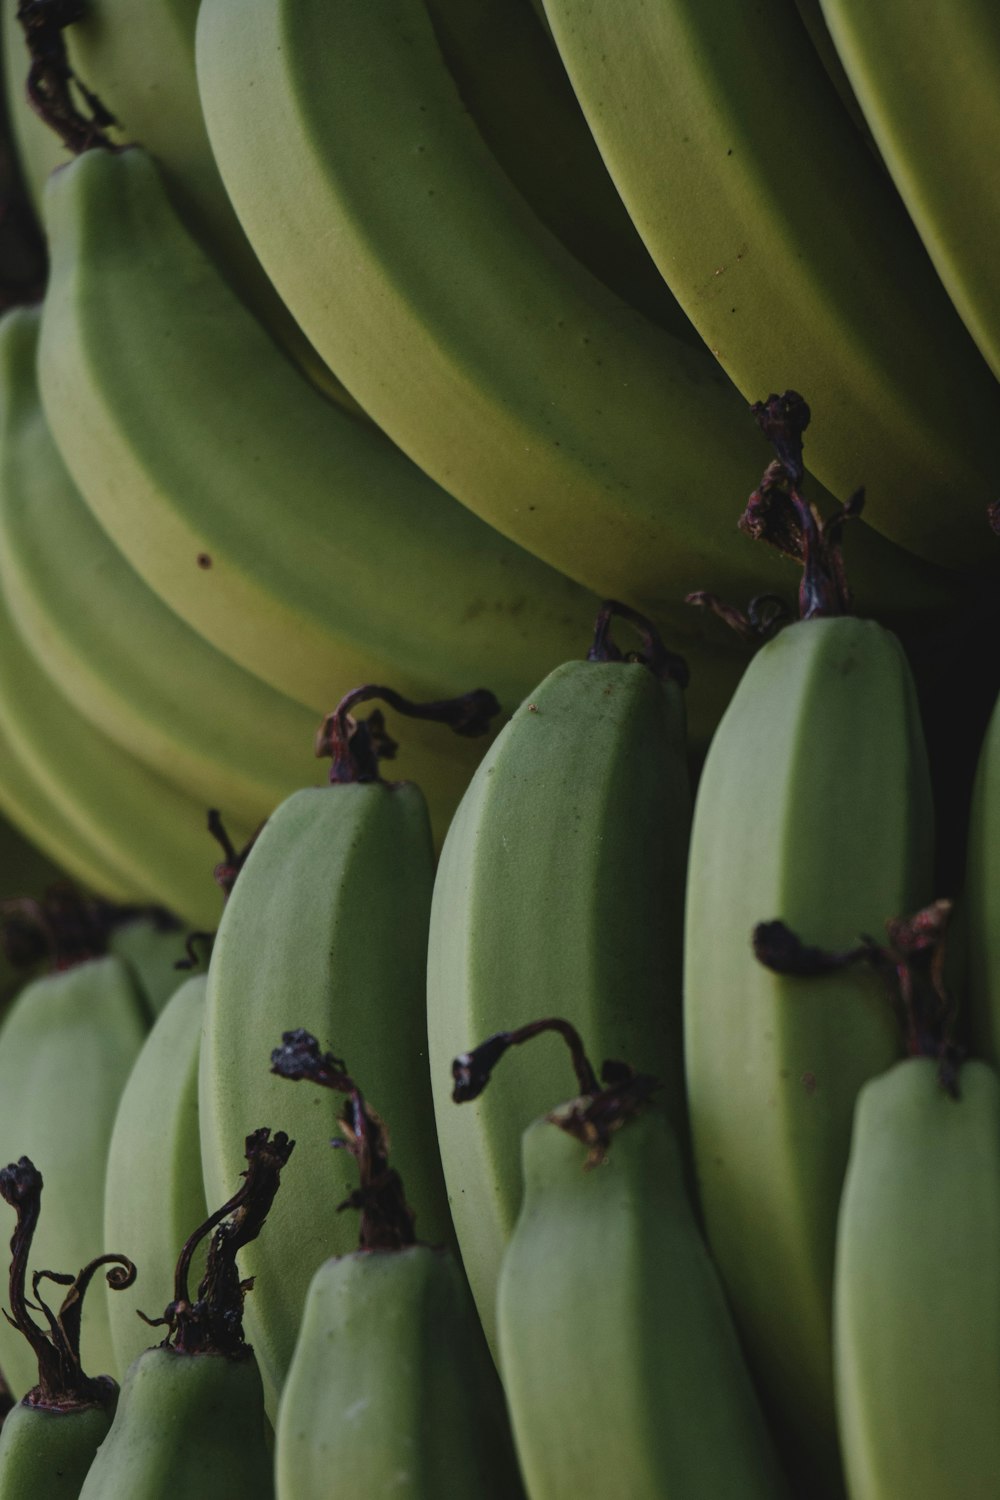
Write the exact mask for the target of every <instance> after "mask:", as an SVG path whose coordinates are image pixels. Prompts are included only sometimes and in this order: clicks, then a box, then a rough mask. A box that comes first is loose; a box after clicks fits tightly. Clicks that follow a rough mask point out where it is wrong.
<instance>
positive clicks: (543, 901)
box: [427, 661, 691, 1342]
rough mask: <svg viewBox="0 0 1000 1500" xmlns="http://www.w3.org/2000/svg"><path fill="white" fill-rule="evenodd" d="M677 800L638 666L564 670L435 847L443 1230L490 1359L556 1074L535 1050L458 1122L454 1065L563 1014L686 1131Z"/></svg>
mask: <svg viewBox="0 0 1000 1500" xmlns="http://www.w3.org/2000/svg"><path fill="white" fill-rule="evenodd" d="M690 796H691V794H690V784H689V779H688V770H687V761H686V743H685V734H684V701H683V692H682V689H681V688H680V686H679V685H678V683H677V682H676V681H663V680H661V679H659V678H658V677H657V676H656V675H654V672H653V671H651V670H650V669H649V668H648V667H647V666H645V665H643V664H641V663H639V662H624V661H617V662H616V661H594V662H591V661H571V662H566V663H564V664H563V665H562V666H561V667H557V668H556V670H555V671H554V672H552V673H550V674H549V676H548V677H547V678H546V679H545V681H544V682H542V683H541V684H540V685H539V686H538V687H537V688H536V690H535V691H534V692H533V693H532V694H531V695H530V697H528V698H527V699H525V701H524V703H522V704H521V706H520V708H519V709H518V710H517V712H516V713H515V714H514V716H513V718H512V719H511V720H510V722H509V723H508V724H507V725H506V726H505V728H504V729H503V730H502V731H501V733H500V734H499V735H498V736H497V739H496V740H495V741H494V743H493V745H492V746H491V747H490V750H489V751H488V752H487V755H486V757H485V759H484V761H483V763H482V765H481V766H480V767H479V769H478V771H477V772H476V774H475V776H474V777H473V780H472V782H471V784H470V786H469V789H468V791H467V792H466V794H465V796H464V797H463V799H462V801H461V803H460V804H459V808H458V811H457V813H456V815H455V819H454V821H453V823H452V825H451V827H450V829H449V831H448V835H447V837H446V839H445V843H444V848H443V850H442V854H441V861H440V865H439V868H438V872H437V877H436V880H435V885H434V900H433V906H432V911H431V928H430V942H429V948H428V966H427V1013H428V1038H429V1044H430V1059H431V1078H432V1082H433V1088H434V1106H435V1112H436V1116H437V1128H438V1141H439V1144H440V1150H441V1160H442V1163H443V1166H444V1172H445V1180H446V1182H447V1185H448V1198H449V1202H450V1204H451V1211H452V1218H453V1220H454V1223H455V1231H456V1234H457V1236H458V1241H459V1245H460V1247H461V1251H462V1259H463V1263H464V1265H465V1269H466V1272H467V1274H468V1277H469V1283H470V1285H471V1287H472V1290H473V1293H474V1295H475V1298H476V1303H477V1305H478V1308H479V1315H480V1317H481V1319H482V1321H483V1325H484V1327H485V1328H486V1331H487V1334H488V1336H489V1337H490V1339H491V1342H492V1340H493V1337H494V1309H495V1300H496V1284H497V1276H498V1274H499V1269H500V1260H501V1256H502V1254H503V1250H504V1246H505V1245H506V1243H507V1240H508V1239H509V1237H510V1234H511V1231H512V1230H513V1227H514V1222H515V1219H516V1217H517V1212H518V1208H519V1205H520V1200H521V1164H520V1142H521V1132H522V1131H523V1129H524V1127H525V1125H526V1124H527V1123H528V1122H529V1121H530V1120H532V1119H534V1117H535V1116H536V1115H538V1114H540V1113H541V1112H542V1111H543V1110H544V1108H545V1107H546V1105H547V1104H548V1103H549V1102H550V1101H551V1097H552V1088H551V1082H550V1071H551V1063H552V1054H551V1052H549V1051H548V1050H547V1049H546V1047H544V1046H542V1047H539V1048H538V1049H537V1050H535V1051H534V1053H533V1055H532V1056H530V1057H527V1058H525V1059H524V1060H523V1063H522V1066H521V1067H520V1068H519V1069H518V1071H517V1074H516V1077H515V1078H514V1079H513V1080H512V1082H511V1084H510V1087H509V1089H508V1090H507V1091H506V1092H505V1093H503V1094H502V1095H500V1094H499V1093H487V1094H486V1095H485V1096H484V1097H483V1098H482V1099H480V1100H477V1101H476V1103H475V1104H474V1105H471V1106H470V1107H469V1108H468V1109H467V1110H462V1111H457V1110H456V1109H455V1108H454V1106H453V1105H452V1103H451V1095H450V1088H449V1078H450V1073H449V1064H450V1061H451V1059H452V1058H453V1057H454V1056H455V1055H456V1053H458V1052H462V1051H463V1050H467V1049H468V1048H469V1047H471V1046H472V1045H473V1043H474V1042H476V1041H478V1040H479V1039H480V1038H482V1037H483V1036H485V1035H488V1034H489V1033H491V1032H494V1031H500V1030H504V1031H506V1030H509V1029H510V1028H511V1027H514V1026H518V1025H521V1024H523V1023H525V1022H527V1021H529V1020H531V1019H532V1018H533V1017H534V1016H537V1015H538V1014H539V1011H540V1010H543V1011H544V1010H546V1009H553V1010H558V1011H559V1013H560V1014H562V1015H565V1016H566V1017H567V1019H569V1020H570V1021H572V1022H573V1023H574V1024H575V1025H576V1026H577V1027H578V1028H579V1029H580V1030H581V1031H582V1032H584V1033H585V1034H586V1035H587V1036H588V1037H593V1038H594V1047H595V1050H597V1051H599V1052H600V1054H601V1055H602V1056H609V1057H635V1056H642V1057H648V1058H649V1060H650V1067H651V1069H655V1070H656V1071H657V1072H658V1073H659V1074H660V1076H661V1077H662V1078H663V1079H664V1082H665V1083H666V1084H667V1088H668V1095H669V1104H668V1108H669V1109H670V1111H671V1113H672V1115H673V1118H674V1120H675V1121H676V1123H677V1124H678V1126H679V1127H680V1128H681V1129H682V1130H683V1128H684V1127H683V1124H682V1121H683V1116H684V1103H683V1081H682V1077H681V1071H682V1043H681V932H682V926H683V907H684V879H685V864H686V858H687V845H688V836H689V831H690ZM554 1045H555V1044H554V1043H553V1046H554Z"/></svg>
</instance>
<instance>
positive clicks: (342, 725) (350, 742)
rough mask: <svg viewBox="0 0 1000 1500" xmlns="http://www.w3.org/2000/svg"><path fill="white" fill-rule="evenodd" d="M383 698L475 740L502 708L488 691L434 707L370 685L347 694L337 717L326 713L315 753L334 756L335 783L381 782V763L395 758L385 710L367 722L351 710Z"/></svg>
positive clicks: (403, 710) (475, 691)
mask: <svg viewBox="0 0 1000 1500" xmlns="http://www.w3.org/2000/svg"><path fill="white" fill-rule="evenodd" d="M373 698H380V699H381V700H382V701H383V702H384V703H388V704H389V706H390V708H394V709H395V710H396V711H397V713H401V714H406V715H407V717H408V718H411V719H431V720H433V721H434V722H435V723H438V724H446V725H447V726H448V728H449V729H452V730H453V731H454V733H455V734H461V735H467V736H470V737H474V736H476V735H481V734H486V732H487V731H488V729H489V727H490V720H491V719H493V718H495V717H496V715H497V714H498V713H499V712H500V704H499V703H498V702H497V699H496V698H495V697H494V695H493V694H492V693H491V692H490V691H489V689H488V688H475V689H473V691H472V692H471V693H463V694H462V695H461V696H460V697H458V698H440V699H436V700H434V701H433V702H429V703H414V702H412V701H411V700H410V699H409V698H404V697H403V696H402V694H401V693H397V692H396V691H395V689H394V688H389V687H380V686H378V685H377V684H376V683H366V684H364V685H363V686H362V687H357V688H353V689H352V690H351V692H349V693H345V695H344V697H343V698H341V700H340V702H339V703H338V704H337V707H336V708H335V709H334V710H333V712H332V713H329V714H327V716H326V718H325V719H324V720H323V722H322V724H321V725H320V727H319V729H318V731H317V733H316V754H317V756H319V757H320V758H321V759H325V757H326V756H329V757H330V759H331V765H330V781H331V782H332V783H333V784H334V785H338V784H343V783H348V782H361V781H379V780H381V777H380V774H379V764H378V763H379V761H380V760H391V759H392V758H393V756H394V755H395V753H396V742H395V741H394V740H393V739H391V738H390V737H389V735H388V734H386V732H385V720H384V718H383V715H382V714H381V712H380V711H378V710H376V711H375V712H373V713H371V714H369V716H368V718H367V719H356V718H355V717H354V715H353V714H352V713H351V709H352V708H353V707H354V706H355V705H356V704H358V703H368V702H370V701H371V700H372V699H373Z"/></svg>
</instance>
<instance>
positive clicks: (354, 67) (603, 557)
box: [196, 0, 1000, 697]
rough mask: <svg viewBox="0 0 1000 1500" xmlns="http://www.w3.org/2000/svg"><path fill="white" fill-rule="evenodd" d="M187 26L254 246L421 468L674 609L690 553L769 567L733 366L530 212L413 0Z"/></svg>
mask: <svg viewBox="0 0 1000 1500" xmlns="http://www.w3.org/2000/svg"><path fill="white" fill-rule="evenodd" d="M196 50H197V62H198V82H199V88H200V90H201V97H202V103H203V106H204V110H205V118H206V123H207V125H208V131H209V137H210V139H211V141H212V146H213V149H214V151H215V154H216V159H217V160H218V162H219V166H220V170H221V172H222V176H223V180H224V181H225V183H226V187H227V189H228V191H229V193H230V196H231V198H232V200H233V203H234V205H235V207H236V210H237V213H238V214H239V215H240V218H241V220H242V222H243V225H244V228H245V229H246V231H247V234H248V235H249V238H250V240H251V242H252V244H253V245H254V248H255V250H256V251H257V254H258V255H259V256H260V258H261V261H262V263H263V264H264V266H265V269H266V270H267V271H268V273H269V275H270V276H271V278H272V279H273V281H274V283H275V285H276V286H277V287H278V290H279V291H280V292H281V295H282V297H283V298H284V299H285V301H286V303H287V304H288V306H289V307H290V308H291V309H292V311H293V313H294V314H295V316H296V318H297V319H298V321H299V322H300V324H301V325H302V327H303V328H304V329H305V331H306V333H307V334H308V336H309V338H310V339H311V340H312V342H313V343H314V344H315V346H316V348H317V349H318V350H319V351H320V353H321V354H322V355H323V357H324V358H325V359H326V360H327V362H328V363H329V364H330V366H331V368H333V369H335V370H336V371H337V373H338V375H339V376H340V378H341V379H342V380H343V381H344V383H345V385H346V386H347V387H348V389H349V390H350V391H351V392H352V394H353V395H355V396H356V397H357V398H358V400H359V401H360V402H361V404H362V405H363V406H364V408H365V410H366V411H368V412H369V413H370V414H371V415H372V416H373V418H374V419H375V420H376V421H377V422H378V423H379V424H380V426H381V427H382V428H383V429H384V431H385V432H386V433H388V435H389V436H390V437H391V438H392V439H393V441H395V442H397V443H398V444H399V445H400V447H401V448H402V449H404V451H405V452H407V453H408V454H409V455H410V456H411V458H413V459H414V460H415V461H416V463H418V464H419V465H420V466H421V468H423V469H424V470H426V472H427V473H428V474H430V475H432V476H433V477H434V478H435V479H436V480H437V481H438V482H439V483H440V484H442V485H443V486H444V487H445V488H446V489H448V490H450V492H451V493H452V494H453V495H455V496H457V498H458V499H459V500H461V501H462V502H463V503H464V504H465V505H467V506H469V507H470V509H472V510H474V511H475V512H476V513H477V514H478V515H480V516H482V517H483V518H484V519H485V520H487V521H489V522H490V524H491V525H493V526H495V527H497V529H498V530H500V531H502V532H503V533H504V534H505V535H507V536H510V537H512V538H513V539H514V540H515V541H517V542H519V543H520V544H521V545H522V546H524V547H527V548H528V549H529V550H530V551H531V552H533V553H535V554H536V555H537V556H538V557H543V558H545V559H546V560H547V561H548V562H550V563H551V564H553V565H554V566H555V567H558V568H559V569H560V570H561V571H562V572H564V573H566V574H568V575H569V576H571V577H573V578H576V579H577V580H579V581H580V582H582V583H584V584H586V585H587V586H588V587H589V588H591V589H594V590H595V591H597V592H599V593H600V594H602V595H613V596H614V597H617V598H620V599H624V600H626V601H628V602H629V603H632V604H634V605H635V606H637V607H638V608H640V609H643V610H645V611H647V612H648V613H652V614H655V615H656V617H657V618H658V619H660V620H661V621H662V622H663V623H664V624H665V625H667V624H669V625H670V627H671V631H673V621H674V620H675V619H676V617H677V614H678V601H679V598H680V597H681V596H682V595H683V594H684V593H685V592H687V590H688V589H690V588H691V587H692V582H693V580H692V577H691V570H692V567H694V568H695V569H696V570H697V571H699V572H700V573H701V575H702V577H703V578H704V582H705V586H706V587H711V588H714V589H716V590H718V591H723V592H726V593H727V594H734V595H737V596H742V595H744V594H746V593H747V592H750V591H753V589H754V588H759V587H760V586H761V582H760V579H761V575H760V573H757V574H756V576H753V569H752V568H751V567H750V566H749V565H748V563H747V561H746V556H745V553H744V552H743V551H741V548H740V545H739V539H738V538H737V537H736V536H735V535H734V533H733V528H732V524H731V520H730V518H729V513H728V512H727V506H728V504H729V503H730V501H729V500H728V499H727V496H728V497H731V496H733V495H739V494H741V493H742V492H743V483H744V480H743V476H744V475H745V474H746V473H747V472H749V471H752V468H753V467H754V465H755V460H754V457H753V454H754V452H755V447H754V443H753V437H752V432H751V431H749V430H748V428H747V424H746V419H745V414H744V411H743V410H742V408H741V403H740V401H739V399H738V397H737V395H736V393H735V391H734V390H733V388H732V385H731V383H730V381H729V379H728V377H727V376H726V375H725V374H724V373H723V372H722V371H721V370H720V369H719V367H718V365H717V364H716V362H715V361H714V360H713V359H712V357H711V356H710V355H709V354H707V353H706V351H704V350H703V349H696V348H692V347H691V346H690V345H688V344H687V343H686V342H684V341H682V340H680V339H675V338H673V337H671V335H669V334H668V333H666V332H665V331H664V330H662V329H659V328H657V327H655V326H654V325H653V324H651V323H648V322H647V321H645V320H644V319H643V318H642V317H641V316H640V315H639V314H637V313H635V312H634V311H633V310H632V309H631V308H628V307H627V306H625V304H623V303H622V302H621V301H620V300H619V299H618V298H617V297H615V296H614V295H613V294H612V293H610V292H608V291H607V289H606V288H605V287H603V286H602V285H601V284H600V283H599V282H598V281H597V280H596V278H593V277H592V276H591V275H590V274H589V273H588V272H587V271H585V270H584V269H583V267H582V266H581V265H580V264H579V263H578V262H577V261H575V260H574V259H573V258H572V257H571V256H570V255H569V253H568V252H566V251H565V250H564V249H563V248H562V246H561V245H560V244H559V243H558V241H557V240H556V239H555V238H554V237H553V236H552V234H551V233H550V231H548V230H547V229H546V228H545V227H544V225H542V224H541V223H540V222H539V220H538V219H537V217H536V216H535V215H534V214H533V213H532V211H531V209H530V208H529V206H528V205H527V203H526V202H525V200H524V199H523V198H522V197H521V196H520V195H519V194H518V193H517V192H516V190H515V189H514V187H513V186H512V184H511V182H510V180H509V178H507V177H506V175H505V174H504V173H503V172H502V170H501V169H500V167H499V166H498V164H497V162H496V160H495V159H494V157H493V156H492V154H491V153H490V151H489V149H488V148H487V146H486V144H485V143H484V141H483V139H482V137H481V136H480V135H479V134H478V132H477V131H476V128H475V125H474V123H473V121H472V120H471V119H470V116H469V114H468V112H467V111H466V109H465V108H464V107H463V103H462V99H461V97H460V94H459V92H458V90H457V89H456V87H455V84H454V81H453V79H452V77H451V75H450V74H449V72H448V69H447V67H446V65H445V62H444V59H443V57H442V55H441V51H440V48H439V46H438V44H437V41H436V39H435V35H434V31H433V28H432V26H431V21H430V18H429V16H428V13H427V10H426V7H425V5H424V4H423V0H381V3H379V4H377V5H374V4H371V3H370V0H275V3H274V4H269V5H256V6H252V7H250V9H249V10H248V8H247V7H246V5H244V4H241V3H240V0H206V3H203V4H202V6H201V9H200V11H199V15H198V30H197V39H196ZM960 331H961V330H960ZM973 353H974V351H973ZM973 373H974V372H973ZM789 378H790V377H787V378H785V379H784V380H783V382H782V383H783V384H787V383H788V380H789ZM971 385H972V387H973V396H972V399H975V390H974V386H975V382H974V381H972V382H971ZM764 394H765V392H764V391H763V390H759V391H755V392H754V395H756V396H762V395H764ZM998 403H1000V396H998ZM855 479H856V476H855V475H854V474H853V473H852V475H851V484H852V486H853V483H854V481H855ZM867 546H868V547H869V548H873V549H874V550H872V551H871V552H870V554H869V561H870V563H871V566H872V571H873V575H874V574H875V573H877V572H880V573H881V575H882V577H883V579H884V580H886V581H887V582H888V587H889V588H890V589H891V590H892V591H893V592H895V591H896V590H897V589H898V590H899V593H898V594H897V598H896V603H900V602H902V598H903V596H904V595H905V594H907V593H909V594H910V603H911V604H912V603H914V602H915V601H916V600H917V599H918V598H919V597H920V596H921V595H922V594H923V591H924V590H925V588H926V587H928V586H929V579H927V578H925V579H924V581H920V579H919V578H918V577H917V576H916V575H915V574H914V572H913V561H912V559H908V558H906V557H904V556H903V555H902V554H900V553H899V552H897V551H896V550H895V549H893V548H885V549H884V550H883V551H882V553H881V561H878V560H877V559H876V556H875V552H876V551H877V550H878V547H879V544H878V543H876V542H875V541H874V538H873V537H872V536H870V535H869V536H868V537H867ZM766 566H767V565H765V567H766ZM917 571H918V573H919V571H920V570H919V569H918V570H917ZM768 577H769V579H770V580H771V582H772V583H773V582H775V581H776V580H778V579H779V578H780V565H779V564H775V565H774V571H773V572H769V573H768ZM751 579H752V581H751ZM856 583H857V585H858V587H859V589H860V587H861V579H860V578H859V577H857V576H856ZM765 586H766V585H765ZM924 597H925V600H926V595H925V596H924ZM883 606H884V607H885V608H887V609H891V608H892V607H894V606H893V602H892V600H891V599H890V595H889V594H888V593H886V594H884V595H883ZM688 629H690V627H688ZM695 634H696V635H697V632H695ZM677 638H678V640H679V639H680V638H679V637H677ZM681 649H686V647H684V646H682V647H681ZM563 654H564V655H565V654H566V653H565V652H564V653H563ZM537 676H538V674H536V680H537ZM526 687H527V684H524V685H523V687H522V692H523V691H524V690H525V689H526ZM498 691H501V697H503V696H504V694H503V692H502V690H501V689H500V688H499V685H498Z"/></svg>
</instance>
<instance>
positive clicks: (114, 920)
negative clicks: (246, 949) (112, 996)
mask: <svg viewBox="0 0 1000 1500" xmlns="http://www.w3.org/2000/svg"><path fill="white" fill-rule="evenodd" d="M109 927H110V931H109V932H108V952H109V953H115V954H117V956H118V957H119V958H123V959H124V960H125V962H126V963H127V964H128V966H129V968H130V969H131V970H132V972H133V974H134V975H135V977H136V979H137V980H138V981H139V988H140V989H141V990H142V993H143V998H144V999H145V1002H146V1006H147V1009H148V1010H149V1013H150V1015H151V1016H154V1017H155V1016H158V1015H160V1013H161V1012H162V1011H163V1009H164V1008H165V1006H166V1005H167V1004H168V1002H169V1001H170V999H171V997H172V996H173V995H174V993H175V991H176V990H178V989H179V988H180V986H181V983H182V982H183V980H184V978H185V977H186V975H185V970H190V968H191V967H193V966H194V964H195V963H200V962H201V959H200V956H198V955H196V956H195V959H194V960H192V957H191V955H190V954H189V952H188V948H187V939H186V937H185V933H184V928H183V926H182V924H181V923H180V922H179V921H178V920H177V918H176V917H172V916H171V915H170V913H169V912H166V911H163V910H162V909H158V908H153V909H151V910H143V909H142V908H124V909H123V910H121V911H119V910H116V909H114V908H112V910H111V912H110V913H109ZM181 962H183V963H184V965H185V970H178V967H177V965H178V963H181Z"/></svg>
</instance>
